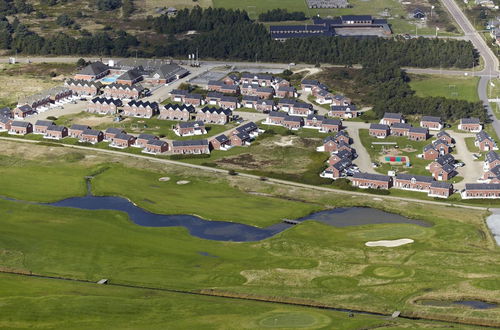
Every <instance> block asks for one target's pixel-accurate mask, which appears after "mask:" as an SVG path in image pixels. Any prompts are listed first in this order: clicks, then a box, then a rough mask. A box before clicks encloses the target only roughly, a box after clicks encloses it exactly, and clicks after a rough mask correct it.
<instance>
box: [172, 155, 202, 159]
mask: <svg viewBox="0 0 500 330" xmlns="http://www.w3.org/2000/svg"><path fill="white" fill-rule="evenodd" d="M204 158H210V155H209V154H201V155H199V154H186V155H183V154H180V155H172V156H170V159H172V160H178V159H204Z"/></svg>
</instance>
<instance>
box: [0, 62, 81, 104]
mask: <svg viewBox="0 0 500 330" xmlns="http://www.w3.org/2000/svg"><path fill="white" fill-rule="evenodd" d="M75 68H76V67H75V65H72V64H60V63H38V64H14V65H12V64H0V84H1V85H2V86H3V87H2V89H1V90H0V107H4V106H9V107H12V106H14V105H16V104H17V102H18V101H19V100H20V99H23V98H25V97H27V96H30V95H34V94H37V93H39V92H42V91H44V90H46V89H49V88H52V87H55V86H57V85H61V84H62V81H63V79H64V78H65V77H67V76H68V74H70V73H72V72H73V71H74V70H75ZM49 74H51V75H53V76H54V77H53V78H51V77H50V76H49Z"/></svg>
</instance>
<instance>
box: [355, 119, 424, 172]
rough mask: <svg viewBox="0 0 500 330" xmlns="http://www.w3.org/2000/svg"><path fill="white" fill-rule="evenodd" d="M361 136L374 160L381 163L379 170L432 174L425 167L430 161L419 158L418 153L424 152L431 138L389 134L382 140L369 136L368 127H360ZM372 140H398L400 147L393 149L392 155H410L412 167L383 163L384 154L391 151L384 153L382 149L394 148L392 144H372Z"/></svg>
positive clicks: (377, 169)
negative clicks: (425, 139) (411, 138)
mask: <svg viewBox="0 0 500 330" xmlns="http://www.w3.org/2000/svg"><path fill="white" fill-rule="evenodd" d="M359 137H360V139H361V143H362V144H363V146H364V147H365V149H366V150H367V151H368V153H369V154H370V157H371V159H372V161H374V162H377V163H380V165H381V166H379V167H377V168H376V171H377V172H379V173H383V174H387V171H389V170H396V171H397V172H398V173H411V174H418V175H430V173H429V171H427V170H426V169H425V166H427V165H428V164H429V163H430V161H428V160H424V159H421V158H418V157H417V155H418V154H421V153H422V150H423V148H424V146H425V145H427V144H429V143H430V141H431V139H428V140H427V141H411V140H409V139H408V138H407V137H397V136H389V137H387V138H385V139H383V140H381V139H377V138H374V137H371V136H369V135H368V129H360V130H359ZM372 142H396V143H397V145H398V146H399V148H398V149H392V152H391V153H390V155H393V156H408V157H409V158H410V163H411V167H405V166H393V165H389V164H383V163H382V162H381V159H380V158H381V157H382V156H383V155H386V154H387V155H389V153H383V152H382V149H383V148H385V150H386V151H387V152H388V149H389V148H392V146H391V145H386V146H383V145H372ZM405 149H408V150H405Z"/></svg>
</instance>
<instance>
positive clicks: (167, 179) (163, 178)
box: [158, 176, 170, 181]
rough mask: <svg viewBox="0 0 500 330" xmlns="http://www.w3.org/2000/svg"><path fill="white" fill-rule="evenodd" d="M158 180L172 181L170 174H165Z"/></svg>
mask: <svg viewBox="0 0 500 330" xmlns="http://www.w3.org/2000/svg"><path fill="white" fill-rule="evenodd" d="M158 181H170V178H169V177H168V176H164V177H162V178H159V179H158Z"/></svg>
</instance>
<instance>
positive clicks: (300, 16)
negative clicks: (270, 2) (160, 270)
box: [259, 9, 307, 22]
mask: <svg viewBox="0 0 500 330" xmlns="http://www.w3.org/2000/svg"><path fill="white" fill-rule="evenodd" d="M306 19H307V17H306V14H304V13H303V12H301V11H294V12H291V13H290V12H288V10H286V9H272V10H269V11H267V12H265V13H261V14H260V15H259V21H261V22H280V21H305V20H306Z"/></svg>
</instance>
